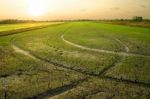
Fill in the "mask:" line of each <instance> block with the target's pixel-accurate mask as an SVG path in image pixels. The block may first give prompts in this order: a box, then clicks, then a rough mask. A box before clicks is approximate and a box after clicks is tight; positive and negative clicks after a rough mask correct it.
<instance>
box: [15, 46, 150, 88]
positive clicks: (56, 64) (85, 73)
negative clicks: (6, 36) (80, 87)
mask: <svg viewBox="0 0 150 99" xmlns="http://www.w3.org/2000/svg"><path fill="white" fill-rule="evenodd" d="M12 46H15V47H17V49H19V50H22V51H19V53H21V54H23V55H26V54H24V53H22V52H26V53H28V54H30V56H32V57H34V58H35V59H38V60H41V61H43V62H46V63H49V64H53V65H54V66H56V67H60V68H64V69H68V70H71V71H75V72H78V73H81V74H84V75H87V76H91V77H97V78H102V79H109V80H114V81H118V82H124V83H130V84H137V85H142V86H148V87H150V84H149V83H144V82H134V81H130V80H126V79H118V78H111V77H105V76H103V73H101V75H97V74H93V73H89V72H86V71H82V70H80V69H74V68H71V67H67V66H64V65H63V64H59V63H56V62H53V61H51V60H47V59H45V58H42V57H39V56H38V55H35V54H33V53H30V52H29V51H26V50H24V49H22V48H21V47H18V46H16V45H15V44H12ZM14 50H15V49H14ZM26 56H28V55H26ZM120 62H121V61H118V62H115V63H114V65H113V66H115V65H117V64H120Z"/></svg>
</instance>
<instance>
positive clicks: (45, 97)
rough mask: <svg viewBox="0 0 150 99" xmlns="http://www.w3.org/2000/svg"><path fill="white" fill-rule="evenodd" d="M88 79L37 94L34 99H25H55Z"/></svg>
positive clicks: (30, 98) (31, 98)
mask: <svg viewBox="0 0 150 99" xmlns="http://www.w3.org/2000/svg"><path fill="white" fill-rule="evenodd" d="M87 79H88V77H87V78H84V79H80V80H78V81H74V82H72V83H71V84H67V85H64V86H62V87H58V88H55V89H49V90H47V91H45V92H43V93H40V94H37V95H35V96H33V97H28V98H25V99H48V98H51V97H54V96H56V95H59V94H61V93H64V92H66V91H68V90H71V89H73V88H75V87H77V86H78V85H79V84H80V83H82V82H85V81H87Z"/></svg>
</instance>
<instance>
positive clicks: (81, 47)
mask: <svg viewBox="0 0 150 99" xmlns="http://www.w3.org/2000/svg"><path fill="white" fill-rule="evenodd" d="M61 39H62V40H63V41H64V42H65V43H67V44H69V45H71V46H74V47H77V48H80V49H83V50H88V51H94V52H99V53H107V54H117V55H121V56H139V57H150V56H149V55H141V54H134V53H128V52H129V51H130V49H129V48H128V47H127V46H126V45H125V44H123V42H121V41H120V40H119V39H116V41H117V42H120V43H121V44H122V45H123V46H124V47H125V50H126V52H115V51H108V50H101V49H95V48H89V47H85V46H82V45H79V44H76V43H73V42H70V41H68V40H66V39H65V38H64V35H61Z"/></svg>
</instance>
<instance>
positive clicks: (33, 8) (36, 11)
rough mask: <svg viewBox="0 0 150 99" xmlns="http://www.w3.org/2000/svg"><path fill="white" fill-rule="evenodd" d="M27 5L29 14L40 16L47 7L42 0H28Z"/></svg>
mask: <svg viewBox="0 0 150 99" xmlns="http://www.w3.org/2000/svg"><path fill="white" fill-rule="evenodd" d="M28 5H29V7H28V13H29V14H30V15H31V16H41V15H43V14H44V13H46V10H47V8H46V3H45V2H44V0H29V1H28Z"/></svg>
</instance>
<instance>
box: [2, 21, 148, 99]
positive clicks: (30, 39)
mask: <svg viewBox="0 0 150 99" xmlns="http://www.w3.org/2000/svg"><path fill="white" fill-rule="evenodd" d="M8 27H9V26H8ZM16 27H17V28H18V29H19V26H16ZM23 27H24V26H23ZM24 28H27V27H24ZM10 30H11V29H10ZM3 31H5V30H3ZM149 32H150V29H145V28H139V27H129V26H120V25H111V24H104V23H96V22H70V23H65V24H60V25H54V26H48V27H45V28H41V29H34V30H30V31H26V32H18V34H13V35H11V34H10V35H8V36H1V37H0V52H1V53H0V98H1V99H4V98H5V97H6V98H8V99H23V98H28V97H35V96H37V97H42V98H49V97H51V96H52V97H51V98H52V99H70V98H71V99H82V98H85V99H101V98H102V99H103V98H104V99H105V98H112V99H120V98H121V99H137V98H138V99H148V98H150V96H149V91H150V78H149V77H150V73H149V70H150V67H149V65H150V57H149V55H150V45H149V44H150V34H149ZM62 35H64V39H65V40H67V41H69V42H72V43H74V44H78V45H80V46H84V47H87V48H92V49H97V50H103V51H104V52H103V51H102V52H97V51H92V50H86V49H83V48H79V47H76V46H73V45H70V44H68V43H66V42H65V41H63V39H62V38H61V36H62ZM116 39H117V40H116ZM118 40H120V41H118ZM13 45H15V46H16V47H18V48H19V49H20V50H22V51H24V52H26V53H28V54H30V55H31V56H34V57H35V59H33V58H32V57H29V56H28V55H26V54H24V53H23V52H19V51H17V50H15V49H13V47H12V46H13ZM126 47H128V48H129V52H128V51H127V50H126ZM105 51H106V52H105ZM107 51H108V52H112V53H107ZM120 52H121V53H122V52H123V53H126V54H125V55H127V56H124V54H118V53H120ZM85 78H87V79H86V80H85V81H84V80H83V79H85ZM16 85H17V86H16Z"/></svg>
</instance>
